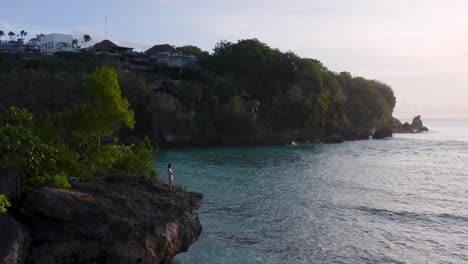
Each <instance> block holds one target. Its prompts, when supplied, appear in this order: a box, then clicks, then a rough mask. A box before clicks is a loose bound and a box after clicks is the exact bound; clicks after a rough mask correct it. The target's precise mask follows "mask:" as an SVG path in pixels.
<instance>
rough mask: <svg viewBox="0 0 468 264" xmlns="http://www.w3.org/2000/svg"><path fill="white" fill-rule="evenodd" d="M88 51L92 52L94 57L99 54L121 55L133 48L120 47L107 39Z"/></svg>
mask: <svg viewBox="0 0 468 264" xmlns="http://www.w3.org/2000/svg"><path fill="white" fill-rule="evenodd" d="M88 51H89V52H93V53H94V54H96V55H100V54H106V55H121V54H122V53H127V52H132V51H133V48H129V47H122V46H119V45H117V44H115V43H114V42H112V41H110V40H108V39H105V40H103V41H101V42H99V43H96V44H94V45H93V46H91V47H89V48H88Z"/></svg>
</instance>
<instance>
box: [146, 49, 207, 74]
mask: <svg viewBox="0 0 468 264" xmlns="http://www.w3.org/2000/svg"><path fill="white" fill-rule="evenodd" d="M145 54H146V55H148V56H149V57H150V58H151V61H152V62H153V63H155V64H167V65H169V66H170V67H177V68H181V67H183V66H185V65H187V64H192V63H196V62H197V60H198V59H197V57H196V56H189V55H184V54H182V53H181V52H180V51H178V50H177V49H176V48H174V47H173V46H171V45H169V44H163V45H155V46H153V47H151V48H150V49H148V50H147V51H145Z"/></svg>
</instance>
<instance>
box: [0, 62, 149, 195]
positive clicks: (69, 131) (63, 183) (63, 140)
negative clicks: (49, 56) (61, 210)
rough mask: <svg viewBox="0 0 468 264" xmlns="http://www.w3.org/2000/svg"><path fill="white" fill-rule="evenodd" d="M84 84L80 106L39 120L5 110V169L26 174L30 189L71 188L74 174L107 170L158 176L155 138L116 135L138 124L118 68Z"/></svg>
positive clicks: (1, 156)
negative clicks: (122, 88) (127, 140)
mask: <svg viewBox="0 0 468 264" xmlns="http://www.w3.org/2000/svg"><path fill="white" fill-rule="evenodd" d="M83 87H84V89H83V90H84V91H83V97H82V98H81V100H80V103H79V104H78V103H77V104H75V105H72V106H70V107H66V108H65V107H64V108H63V109H60V111H55V112H52V111H50V112H49V111H47V112H39V113H37V116H38V118H37V119H35V118H34V115H33V114H32V113H31V112H29V111H28V110H26V109H24V108H19V107H16V106H11V107H10V108H8V109H6V110H4V111H3V112H2V113H1V114H0V168H1V169H5V170H7V171H10V172H16V173H18V174H21V175H24V178H25V179H24V181H23V182H24V186H23V190H24V191H26V192H30V191H33V190H35V189H37V188H40V187H43V186H48V187H57V188H63V189H68V188H70V187H71V186H70V184H69V182H68V177H70V176H75V177H78V178H79V179H81V180H86V179H89V178H91V177H92V176H93V175H96V174H106V173H117V174H126V175H132V176H144V177H148V178H151V179H153V180H157V176H158V175H157V172H156V171H155V170H154V169H153V168H152V162H153V159H154V156H155V149H154V148H153V146H152V145H151V142H150V140H149V139H148V138H145V139H144V140H141V141H139V140H137V141H135V142H134V143H132V144H123V143H122V142H120V141H119V140H118V138H117V137H116V136H115V135H116V134H117V132H118V130H119V129H120V128H122V127H125V128H127V129H132V128H133V127H134V124H135V121H134V114H133V111H132V110H130V109H129V102H128V101H127V100H126V99H124V98H122V95H121V91H120V87H119V83H118V80H117V73H116V71H115V70H114V69H112V68H109V67H105V66H102V67H98V68H96V70H95V71H94V72H93V73H92V74H89V75H87V76H85V77H84V82H83ZM103 138H105V139H106V141H105V142H104V140H103ZM109 139H112V140H109Z"/></svg>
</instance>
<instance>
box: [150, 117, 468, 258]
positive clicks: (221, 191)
mask: <svg viewBox="0 0 468 264" xmlns="http://www.w3.org/2000/svg"><path fill="white" fill-rule="evenodd" d="M427 126H429V127H430V128H432V131H431V132H430V133H427V134H422V135H397V136H396V137H395V138H393V139H386V140H380V141H377V140H369V141H358V142H346V143H343V144H338V145H324V144H315V145H313V144H310V145H298V146H276V147H256V148H211V149H193V150H170V151H162V152H161V153H160V156H159V161H158V163H157V167H158V169H159V170H160V171H162V172H165V171H166V169H165V167H166V164H167V163H169V162H172V163H173V164H174V172H175V181H176V183H177V184H183V185H187V186H188V187H189V188H190V189H191V190H194V191H197V192H202V193H203V194H204V195H205V198H204V205H203V207H202V209H201V211H200V219H201V222H202V225H203V233H202V236H201V238H200V241H198V242H197V243H196V244H194V245H193V246H192V247H191V248H190V249H189V252H188V253H183V254H180V255H178V256H177V258H176V260H175V262H176V263H375V262H385V263H468V198H467V197H468V122H463V121H431V122H427Z"/></svg>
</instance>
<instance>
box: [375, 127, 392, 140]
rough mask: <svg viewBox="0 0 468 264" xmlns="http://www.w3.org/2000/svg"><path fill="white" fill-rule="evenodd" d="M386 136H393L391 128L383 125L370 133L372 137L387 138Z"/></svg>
mask: <svg viewBox="0 0 468 264" xmlns="http://www.w3.org/2000/svg"><path fill="white" fill-rule="evenodd" d="M387 137H393V132H392V130H391V129H389V128H387V127H383V128H380V129H378V130H377V131H375V132H374V134H373V135H372V138H373V139H383V138H387Z"/></svg>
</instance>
